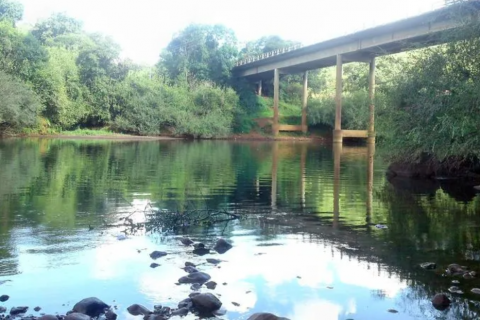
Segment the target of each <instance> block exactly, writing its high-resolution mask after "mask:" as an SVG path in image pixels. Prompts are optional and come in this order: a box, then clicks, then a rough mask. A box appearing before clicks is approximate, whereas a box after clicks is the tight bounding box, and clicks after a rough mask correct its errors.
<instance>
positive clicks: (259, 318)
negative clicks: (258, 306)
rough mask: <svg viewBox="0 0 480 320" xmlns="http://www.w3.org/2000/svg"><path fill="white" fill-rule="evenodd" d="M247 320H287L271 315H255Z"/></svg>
mask: <svg viewBox="0 0 480 320" xmlns="http://www.w3.org/2000/svg"><path fill="white" fill-rule="evenodd" d="M247 320H288V319H287V318H280V317H277V316H276V315H274V314H271V313H255V314H252V315H251V316H250V318H248V319H247Z"/></svg>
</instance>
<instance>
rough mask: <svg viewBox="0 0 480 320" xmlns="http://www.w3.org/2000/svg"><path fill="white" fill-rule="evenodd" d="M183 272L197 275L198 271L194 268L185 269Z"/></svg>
mask: <svg viewBox="0 0 480 320" xmlns="http://www.w3.org/2000/svg"><path fill="white" fill-rule="evenodd" d="M183 270H185V272H187V273H195V272H198V270H197V269H196V268H194V267H185V268H183Z"/></svg>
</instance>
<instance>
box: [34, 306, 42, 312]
mask: <svg viewBox="0 0 480 320" xmlns="http://www.w3.org/2000/svg"><path fill="white" fill-rule="evenodd" d="M33 310H34V311H35V312H38V311H40V310H42V308H40V307H35V308H33Z"/></svg>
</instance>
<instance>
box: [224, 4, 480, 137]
mask: <svg viewBox="0 0 480 320" xmlns="http://www.w3.org/2000/svg"><path fill="white" fill-rule="evenodd" d="M479 12H480V0H466V1H462V2H460V3H454V4H451V5H447V6H445V7H443V8H441V9H438V10H435V11H431V12H428V13H425V14H422V15H418V16H415V17H411V18H408V19H404V20H401V21H397V22H393V23H389V24H386V25H382V26H379V27H375V28H371V29H367V30H363V31H360V32H357V33H353V34H350V35H346V36H343V37H339V38H335V39H331V40H328V41H324V42H320V43H317V44H313V45H310V46H305V47H294V48H286V49H282V50H276V51H274V52H271V53H266V54H263V55H260V56H255V57H250V58H248V59H244V60H242V61H239V62H238V63H237V64H236V66H235V67H234V69H233V72H234V74H235V75H236V76H237V77H245V78H247V79H248V80H250V81H253V82H257V83H258V92H259V94H261V91H262V81H263V80H265V79H271V78H272V77H273V79H274V99H273V101H274V106H273V107H274V117H273V133H274V135H278V133H279V131H303V132H304V133H306V132H307V129H308V127H307V110H306V108H307V100H308V83H307V76H308V71H309V70H314V69H319V68H326V67H331V66H336V97H335V99H336V117H335V130H334V134H333V136H334V142H342V141H343V138H346V137H355V138H370V139H369V140H370V141H372V142H374V141H375V125H374V114H375V105H374V98H375V57H378V56H383V55H388V54H394V53H399V52H403V51H408V50H412V49H418V48H423V47H428V46H433V45H438V44H441V43H444V42H446V41H448V38H447V37H446V33H447V32H449V31H452V30H455V29H457V28H459V27H461V26H462V25H463V22H462V21H465V19H466V18H468V17H470V18H472V17H473V18H475V19H476V18H477V17H478V13H479ZM348 62H365V63H368V64H369V66H370V72H369V80H368V82H369V83H368V85H369V99H370V106H369V113H370V119H369V125H368V130H342V127H341V118H342V92H343V83H342V74H343V64H345V63H348ZM294 73H303V98H302V125H301V126H291V125H279V110H278V105H279V84H280V75H281V74H294Z"/></svg>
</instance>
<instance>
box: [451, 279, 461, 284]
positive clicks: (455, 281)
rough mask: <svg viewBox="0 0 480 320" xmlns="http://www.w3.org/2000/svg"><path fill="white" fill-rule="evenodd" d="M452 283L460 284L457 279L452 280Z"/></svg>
mask: <svg viewBox="0 0 480 320" xmlns="http://www.w3.org/2000/svg"><path fill="white" fill-rule="evenodd" d="M452 283H453V284H460V281H458V280H452Z"/></svg>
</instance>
